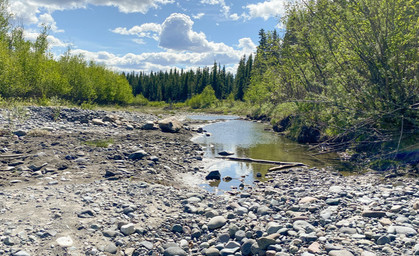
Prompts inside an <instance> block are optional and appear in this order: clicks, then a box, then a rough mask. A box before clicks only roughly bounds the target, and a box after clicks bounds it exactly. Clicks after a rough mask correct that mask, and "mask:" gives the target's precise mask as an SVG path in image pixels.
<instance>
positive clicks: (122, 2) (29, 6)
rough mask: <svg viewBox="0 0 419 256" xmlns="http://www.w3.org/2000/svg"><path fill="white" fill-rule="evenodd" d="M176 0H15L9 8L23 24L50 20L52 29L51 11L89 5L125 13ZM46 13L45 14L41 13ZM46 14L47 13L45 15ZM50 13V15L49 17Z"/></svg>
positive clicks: (53, 22) (54, 27)
mask: <svg viewBox="0 0 419 256" xmlns="http://www.w3.org/2000/svg"><path fill="white" fill-rule="evenodd" d="M174 2H175V1H174V0H14V1H11V3H10V6H9V9H10V12H11V13H13V18H14V19H15V20H16V22H18V23H22V24H38V25H40V24H41V23H42V22H45V21H48V22H49V23H48V25H51V29H52V30H53V29H57V32H60V30H58V28H57V27H56V24H55V21H54V20H53V19H52V17H51V15H50V14H51V13H53V12H54V11H57V10H66V9H79V8H86V7H87V6H88V5H97V6H114V7H116V8H118V10H119V11H120V12H123V13H143V14H145V13H147V12H148V10H149V9H152V8H154V9H157V8H159V7H160V6H162V5H166V4H170V3H174ZM41 13H44V14H41ZM45 14H46V15H45ZM48 15H49V16H50V17H48Z"/></svg>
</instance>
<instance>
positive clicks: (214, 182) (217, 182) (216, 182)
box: [208, 180, 221, 187]
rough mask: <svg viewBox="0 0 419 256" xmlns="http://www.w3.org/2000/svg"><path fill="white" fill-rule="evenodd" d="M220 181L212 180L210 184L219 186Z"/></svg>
mask: <svg viewBox="0 0 419 256" xmlns="http://www.w3.org/2000/svg"><path fill="white" fill-rule="evenodd" d="M220 183H221V180H211V181H210V182H209V183H208V184H209V185H210V186H211V187H218V186H219V185H220Z"/></svg>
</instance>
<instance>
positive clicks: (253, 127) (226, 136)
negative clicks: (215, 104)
mask: <svg viewBox="0 0 419 256" xmlns="http://www.w3.org/2000/svg"><path fill="white" fill-rule="evenodd" d="M189 118H190V119H193V120H207V121H210V120H223V121H220V122H216V123H212V124H208V125H206V126H204V127H203V128H204V129H205V130H206V131H207V132H208V133H210V134H211V136H206V135H205V134H203V135H202V136H198V137H196V138H194V139H193V140H194V142H196V143H199V144H200V145H201V146H202V147H203V148H204V152H205V154H204V157H205V158H211V159H214V158H215V157H217V156H218V153H219V152H221V151H231V152H233V153H234V155H233V156H235V157H248V158H253V159H263V160H274V161H283V162H300V163H304V164H306V165H309V166H311V167H319V168H320V167H324V166H328V165H334V164H336V161H334V160H333V159H331V158H336V155H322V156H320V157H314V156H312V155H313V153H314V152H312V151H309V149H308V147H307V146H306V145H301V144H298V143H296V142H293V141H291V140H289V139H287V138H285V137H284V136H280V135H279V134H277V133H274V132H273V131H272V130H271V129H270V126H269V125H267V124H263V123H258V122H252V121H247V120H241V119H238V118H237V117H234V116H227V117H226V118H224V116H212V115H210V116H191V117H189ZM273 166H274V165H268V164H257V163H248V162H246V163H244V162H237V161H229V160H220V159H217V161H212V162H211V164H210V166H209V167H208V168H207V170H208V171H213V170H219V171H220V173H221V177H222V178H223V177H226V176H230V177H232V178H233V179H232V180H231V181H229V182H225V181H223V180H221V182H219V183H218V182H216V183H213V184H211V186H210V185H208V184H206V185H203V186H204V187H205V188H206V189H208V190H214V188H215V187H217V188H218V189H221V190H230V189H231V187H238V186H239V185H240V184H241V183H243V184H245V185H251V184H252V183H253V181H254V180H261V181H263V180H265V174H266V173H267V172H268V169H269V168H271V167H273ZM258 174H259V175H258ZM257 176H260V177H257Z"/></svg>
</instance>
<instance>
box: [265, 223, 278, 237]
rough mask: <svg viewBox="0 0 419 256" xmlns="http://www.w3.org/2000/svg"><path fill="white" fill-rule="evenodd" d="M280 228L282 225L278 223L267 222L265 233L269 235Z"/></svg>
mask: <svg viewBox="0 0 419 256" xmlns="http://www.w3.org/2000/svg"><path fill="white" fill-rule="evenodd" d="M281 228H282V226H281V225H280V224H279V223H276V222H269V223H268V225H267V226H266V233H268V235H270V234H273V233H276V232H277V231H278V230H280V229H281Z"/></svg>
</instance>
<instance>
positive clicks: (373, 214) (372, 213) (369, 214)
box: [362, 211, 386, 218]
mask: <svg viewBox="0 0 419 256" xmlns="http://www.w3.org/2000/svg"><path fill="white" fill-rule="evenodd" d="M385 216H386V212H383V211H364V212H362V217H369V218H382V217H385Z"/></svg>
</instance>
